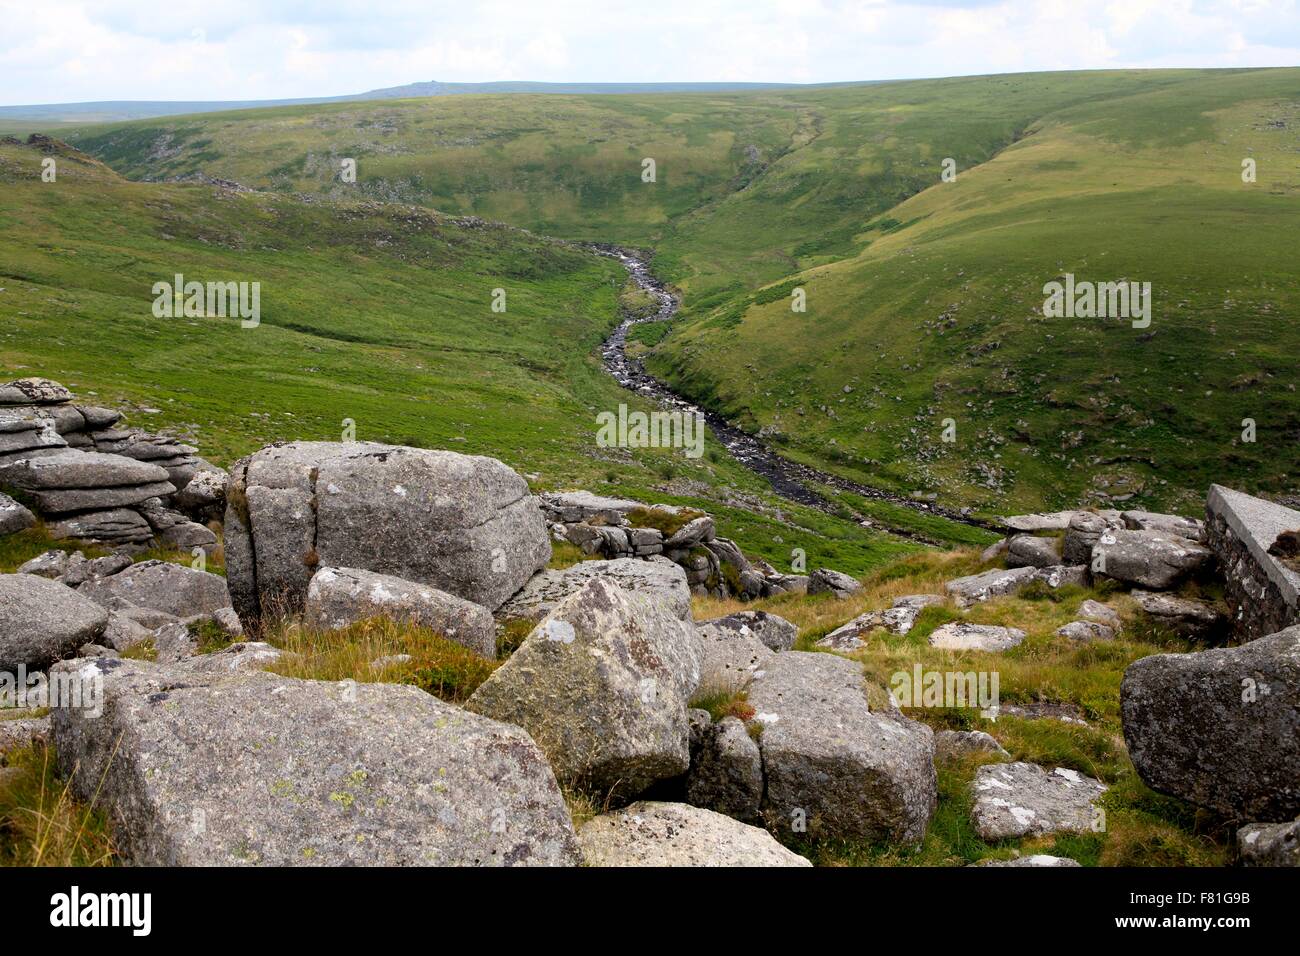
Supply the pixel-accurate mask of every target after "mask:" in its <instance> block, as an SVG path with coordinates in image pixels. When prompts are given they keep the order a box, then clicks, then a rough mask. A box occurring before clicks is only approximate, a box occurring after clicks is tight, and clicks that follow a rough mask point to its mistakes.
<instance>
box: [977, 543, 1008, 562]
mask: <svg viewBox="0 0 1300 956" xmlns="http://www.w3.org/2000/svg"><path fill="white" fill-rule="evenodd" d="M1010 542H1011V539H1010V538H1002V539H1001V540H999V541H994V542H993V543H992V544H991V545H989V546H988V547H987V548H985V549H984V550H983V551H981V552H980V563H981V564H988V563H989V562H990V561H996V560H997V559H998V558H1000V557H1002V556H1003V555H1005V554H1006V553H1007V549H1008V548H1009V547H1010Z"/></svg>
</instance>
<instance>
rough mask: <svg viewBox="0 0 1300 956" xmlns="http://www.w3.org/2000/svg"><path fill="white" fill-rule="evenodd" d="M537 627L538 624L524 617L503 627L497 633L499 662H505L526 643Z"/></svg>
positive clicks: (509, 621)
mask: <svg viewBox="0 0 1300 956" xmlns="http://www.w3.org/2000/svg"><path fill="white" fill-rule="evenodd" d="M536 627H537V624H536V622H534V621H530V620H528V619H527V618H524V617H515V618H511V619H510V620H508V621H506V622H505V624H503V625H501V629H500V631H499V632H498V633H497V660H502V661H503V660H505V659H506V658H507V657H509V656H510V655H511V654H513V653H514V652H515V651H517V650H519V646H520V645H521V644H523V643H524V641H525V640H526V639H527V638H528V635H529V634H531V633H533V630H534V628H536Z"/></svg>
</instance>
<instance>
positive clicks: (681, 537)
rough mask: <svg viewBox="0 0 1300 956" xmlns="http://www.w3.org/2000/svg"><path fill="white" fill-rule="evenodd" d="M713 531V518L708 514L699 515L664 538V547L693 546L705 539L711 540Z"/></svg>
mask: <svg viewBox="0 0 1300 956" xmlns="http://www.w3.org/2000/svg"><path fill="white" fill-rule="evenodd" d="M714 533H715V529H714V525H713V518H711V517H710V516H709V515H700V516H699V517H698V518H692V519H691V520H690V521H688V522H686V524H684V525H682V526H681V527H680V528H678V529H677V530H676V531H675V532H673V533H672V534H671V535H669V536H668V537H667V538H665V539H664V548H665V549H667V548H693V547H695V546H696V545H698V544H703V543H704V542H705V541H712V540H713V536H714Z"/></svg>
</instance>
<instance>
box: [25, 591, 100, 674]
mask: <svg viewBox="0 0 1300 956" xmlns="http://www.w3.org/2000/svg"><path fill="white" fill-rule="evenodd" d="M107 626H108V612H107V611H105V610H104V609H103V608H101V607H100V606H99V605H97V604H96V603H95V602H93V601H90V600H88V599H87V598H85V597H84V596H82V595H81V594H78V593H77V592H76V591H74V590H72V588H70V587H67V586H65V585H63V584H60V583H58V582H57V581H51V580H49V579H48V578H43V577H39V576H37V575H34V574H0V672H9V673H16V672H17V670H18V668H19V667H20V666H21V667H25V668H27V669H28V670H34V669H38V668H44V667H47V666H48V665H50V664H52V663H54V662H55V661H57V660H59V659H60V658H63V657H66V656H68V655H70V654H73V653H75V652H76V650H77V648H79V647H80V646H81V645H82V644H91V643H94V642H96V641H98V640H99V638H100V636H101V635H102V634H103V633H104V628H105V627H107Z"/></svg>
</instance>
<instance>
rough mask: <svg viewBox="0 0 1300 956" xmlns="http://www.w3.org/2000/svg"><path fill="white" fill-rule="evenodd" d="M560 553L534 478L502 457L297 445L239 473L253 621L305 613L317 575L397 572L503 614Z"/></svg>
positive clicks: (243, 600)
mask: <svg viewBox="0 0 1300 956" xmlns="http://www.w3.org/2000/svg"><path fill="white" fill-rule="evenodd" d="M550 557H551V544H550V538H549V537H548V535H547V533H546V523H545V520H544V519H543V517H542V512H541V509H540V508H539V507H538V506H537V502H536V501H535V500H534V499H533V497H532V496H531V495H530V494H529V491H528V484H527V482H525V481H524V479H523V478H521V477H520V476H519V475H518V474H516V473H515V472H514V471H513V470H511V469H510V468H509V467H507V466H506V465H504V464H502V463H501V462H499V461H497V460H496V459H493V458H481V457H475V456H470V455H459V454H456V453H454V452H449V451H429V450H425V449H421V448H406V447H401V446H395V445H379V444H374V443H371V442H349V443H336V442H295V443H291V444H287V445H271V446H268V447H266V448H263V449H262V450H261V451H259V452H257V453H256V454H254V455H252V456H251V457H249V458H245V459H242V460H241V461H240V462H239V463H238V464H237V465H236V466H235V467H234V469H233V470H232V472H231V478H230V486H229V488H228V490H227V507H226V567H227V573H228V575H229V579H230V587H231V593H232V596H233V597H234V599H235V609H236V610H237V611H239V614H240V616H241V617H243V618H245V619H251V618H256V617H258V616H260V614H261V613H262V610H263V607H264V606H265V607H266V609H267V610H268V611H275V610H278V609H279V608H281V607H289V608H296V607H300V606H301V605H302V602H303V600H304V598H305V597H306V592H307V585H308V582H309V581H310V580H311V577H312V575H313V574H314V573H315V571H316V568H318V567H344V568H362V569H364V570H367V571H375V572H377V573H380V574H391V575H393V576H394V577H398V578H402V579H403V580H406V581H414V582H417V583H420V584H428V585H430V586H432V587H435V588H438V589H439V590H442V591H447V592H449V593H451V594H455V595H456V596H458V597H462V598H465V599H466V600H468V601H473V602H474V603H475V604H481V605H483V606H484V607H486V608H488V609H489V610H494V609H496V608H497V607H499V606H500V605H501V604H502V602H504V601H505V600H506V598H508V597H510V595H511V594H513V593H515V592H516V591H517V590H519V588H520V587H521V586H522V585H523V584H524V583H525V582H526V581H527V580H528V578H529V577H530V576H531V575H532V574H533V573H534V572H535V571H537V570H538V569H540V568H543V567H545V566H546V562H547V561H549V560H550Z"/></svg>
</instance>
